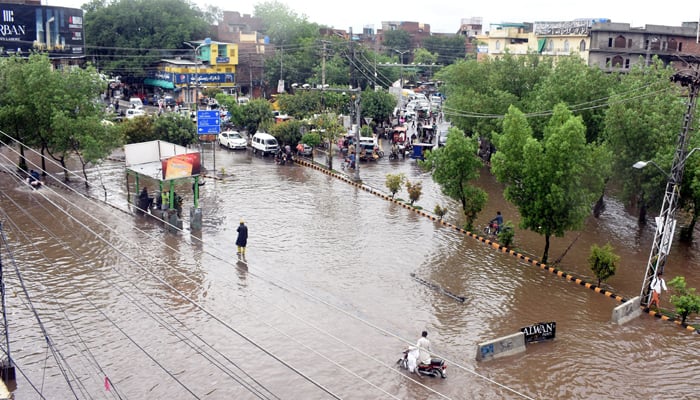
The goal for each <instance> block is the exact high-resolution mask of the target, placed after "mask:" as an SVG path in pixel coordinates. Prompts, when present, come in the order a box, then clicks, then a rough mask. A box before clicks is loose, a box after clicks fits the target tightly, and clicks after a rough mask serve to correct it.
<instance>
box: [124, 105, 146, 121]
mask: <svg viewBox="0 0 700 400" xmlns="http://www.w3.org/2000/svg"><path fill="white" fill-rule="evenodd" d="M144 115H146V112H145V111H143V109H142V108H128V109H127V110H126V118H128V119H132V118H136V117H142V116H144Z"/></svg>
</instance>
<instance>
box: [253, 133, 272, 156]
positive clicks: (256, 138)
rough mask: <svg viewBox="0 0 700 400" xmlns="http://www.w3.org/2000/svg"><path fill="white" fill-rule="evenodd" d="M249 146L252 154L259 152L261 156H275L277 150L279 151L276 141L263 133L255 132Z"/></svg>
mask: <svg viewBox="0 0 700 400" xmlns="http://www.w3.org/2000/svg"><path fill="white" fill-rule="evenodd" d="M250 145H251V147H252V148H253V154H255V153H257V152H260V153H262V155H263V156H266V155H268V154H275V153H277V149H279V145H278V144H277V139H275V137H274V136H272V135H270V134H269V133H265V132H257V133H256V134H255V135H253V139H252V140H251V143H250Z"/></svg>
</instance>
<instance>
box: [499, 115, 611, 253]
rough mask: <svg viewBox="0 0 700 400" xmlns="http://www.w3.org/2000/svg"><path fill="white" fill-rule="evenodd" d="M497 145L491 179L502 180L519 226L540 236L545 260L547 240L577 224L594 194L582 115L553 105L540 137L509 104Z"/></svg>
mask: <svg viewBox="0 0 700 400" xmlns="http://www.w3.org/2000/svg"><path fill="white" fill-rule="evenodd" d="M495 140H496V143H497V145H496V147H497V148H498V149H499V150H498V152H497V153H496V154H494V156H493V157H492V159H491V166H492V171H493V173H494V175H495V176H496V178H497V179H498V180H499V181H500V182H503V183H505V184H506V185H507V186H506V189H505V193H504V194H505V197H506V199H507V200H508V201H510V202H512V203H513V204H515V205H516V206H517V207H518V210H519V212H520V215H521V216H522V220H521V222H520V226H521V227H522V228H525V229H530V230H532V231H533V232H536V233H539V234H541V235H543V236H544V237H545V247H544V253H543V256H542V259H543V262H545V263H546V262H547V257H548V253H549V240H550V237H551V236H552V235H554V236H557V237H561V236H563V235H564V233H566V232H567V231H569V230H576V229H580V228H581V227H582V226H583V222H584V221H585V218H586V216H588V215H589V213H590V209H591V206H592V204H593V202H594V201H595V199H596V198H597V194H599V193H601V191H602V186H600V185H602V182H603V180H602V179H596V178H595V176H596V174H599V173H600V171H599V170H598V169H597V168H596V166H595V165H593V160H594V154H595V147H594V146H593V145H587V144H586V137H585V127H584V126H583V123H582V121H581V117H575V116H573V115H572V114H571V112H570V111H569V110H568V109H567V108H566V107H565V106H564V105H563V104H559V105H557V106H556V107H555V109H554V114H553V115H552V117H551V118H550V120H549V122H548V125H547V126H546V127H545V129H544V138H543V139H542V141H538V140H536V139H534V138H533V137H532V130H531V129H530V126H529V125H528V122H527V120H526V119H525V116H524V115H523V113H522V112H521V111H520V110H518V109H517V108H515V107H511V109H510V110H509V111H508V114H507V115H506V117H505V119H504V121H503V134H502V135H497V136H496V138H495Z"/></svg>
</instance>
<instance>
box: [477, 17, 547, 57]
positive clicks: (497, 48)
mask: <svg viewBox="0 0 700 400" xmlns="http://www.w3.org/2000/svg"><path fill="white" fill-rule="evenodd" d="M477 41H478V42H479V43H480V45H479V52H478V54H477V59H478V60H481V59H484V57H495V56H499V55H502V54H505V53H506V52H508V53H510V54H527V53H529V52H533V51H535V50H536V49H537V47H536V46H537V40H536V37H535V33H534V32H533V26H532V23H528V22H522V23H501V24H491V30H490V31H489V32H486V34H484V35H478V36H477Z"/></svg>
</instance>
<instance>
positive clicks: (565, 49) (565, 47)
mask: <svg viewBox="0 0 700 400" xmlns="http://www.w3.org/2000/svg"><path fill="white" fill-rule="evenodd" d="M564 52H566V53H568V52H569V41H568V40H564Z"/></svg>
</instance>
